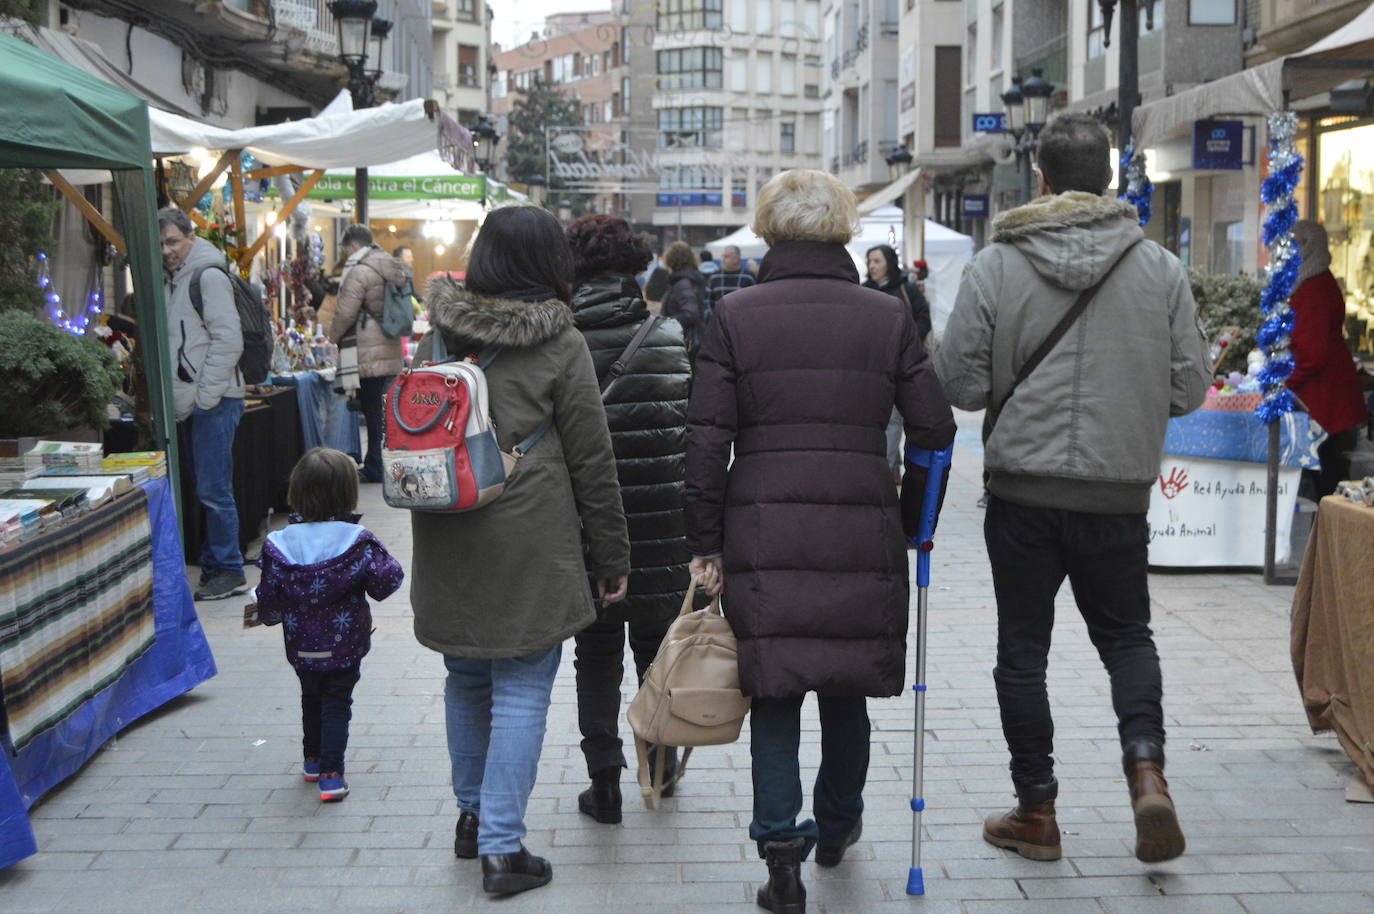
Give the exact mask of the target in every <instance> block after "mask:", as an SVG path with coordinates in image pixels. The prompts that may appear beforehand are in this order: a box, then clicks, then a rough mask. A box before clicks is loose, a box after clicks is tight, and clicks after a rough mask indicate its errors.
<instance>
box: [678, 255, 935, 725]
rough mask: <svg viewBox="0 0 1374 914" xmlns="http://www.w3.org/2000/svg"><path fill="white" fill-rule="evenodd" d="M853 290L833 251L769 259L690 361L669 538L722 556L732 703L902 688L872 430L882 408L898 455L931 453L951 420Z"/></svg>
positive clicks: (905, 334) (864, 296) (870, 304)
mask: <svg viewBox="0 0 1374 914" xmlns="http://www.w3.org/2000/svg"><path fill="white" fill-rule="evenodd" d="M858 279H859V275H858V272H857V271H856V270H855V269H854V262H853V260H852V259H851V258H850V256H849V254H848V252H847V251H845V249H844V247H843V246H841V245H839V244H826V243H820V242H799V241H792V242H782V243H779V244H777V245H774V246H773V248H772V249H771V250H770V251H769V252H768V255H767V256H766V257H764V259H763V264H762V266H761V267H760V269H759V284H758V285H756V286H754V287H753V288H749V289H741V290H739V291H738V292H734V293H732V294H731V295H729V296H728V297H727V298H725V299H724V300H723V301H722V302H721V303H720V305H719V306H718V307H717V308H716V312H715V317H714V318H713V320H712V321H711V324H710V326H709V328H708V329H707V332H706V338H705V341H704V342H703V344H702V348H701V353H700V355H699V356H698V358H697V365H696V376H695V377H694V379H693V382H692V399H691V405H690V407H689V409H688V425H687V542H688V546H689V547H690V548H691V551H692V554H693V555H714V554H720V553H723V555H724V562H725V614H726V616H727V617H728V618H729V619H730V624H731V625H732V626H733V627H734V630H735V635H736V636H737V637H738V638H739V660H740V679H741V682H742V686H743V689H744V692H745V694H747V695H751V696H757V697H765V698H781V697H789V696H796V695H801V694H804V693H805V692H808V691H816V692H819V693H821V694H824V695H869V696H891V695H897V694H899V693H900V692H901V691H902V689H903V670H904V665H905V659H906V628H907V615H908V596H909V591H908V576H907V552H906V544H905V542H904V540H903V537H902V523H901V516H900V512H899V507H898V502H897V490H896V489H895V488H894V487H893V485H892V475H891V472H890V471H889V469H888V466H887V458H886V452H887V445H886V439H885V437H884V429H885V428H886V427H887V420H888V417H889V416H890V415H891V413H892V407H893V405H894V404H895V405H896V406H897V408H898V409H899V410H900V411H901V413H902V416H903V417H904V418H905V420H906V433H907V438H908V441H909V442H910V443H911V444H913V445H915V446H917V447H925V448H942V447H945V446H946V445H948V444H949V443H950V442H951V441H953V440H954V418H953V415H952V414H951V413H950V408H949V404H948V403H947V402H946V401H945V398H944V394H943V393H942V392H941V390H940V382H939V381H938V380H937V378H936V377H935V372H934V369H933V368H932V367H931V364H930V362H929V360H928V359H927V357H926V355H925V352H924V350H923V349H922V347H921V344H920V342H919V341H918V340H917V336H916V325H915V324H914V323H913V322H912V319H911V312H910V310H909V309H907V308H906V306H905V305H904V304H903V303H902V302H900V301H898V300H897V299H895V298H893V297H892V296H891V295H887V294H885V293H883V292H877V291H874V290H871V289H864V288H861V287H860V286H859V285H858ZM731 445H733V446H734V462H733V463H729V460H730V456H731Z"/></svg>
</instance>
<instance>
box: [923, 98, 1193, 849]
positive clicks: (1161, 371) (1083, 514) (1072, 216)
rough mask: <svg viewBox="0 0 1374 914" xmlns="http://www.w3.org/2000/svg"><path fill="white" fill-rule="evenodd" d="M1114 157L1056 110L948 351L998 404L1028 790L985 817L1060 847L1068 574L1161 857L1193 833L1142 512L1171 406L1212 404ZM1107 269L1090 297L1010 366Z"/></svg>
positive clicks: (1016, 765) (1020, 742)
mask: <svg viewBox="0 0 1374 914" xmlns="http://www.w3.org/2000/svg"><path fill="white" fill-rule="evenodd" d="M1110 156H1111V152H1110V141H1109V139H1108V136H1107V132H1106V130H1105V129H1104V128H1103V127H1102V125H1101V124H1100V123H1098V122H1097V121H1095V120H1093V119H1092V118H1089V117H1085V116H1082V115H1062V116H1060V117H1058V118H1057V119H1055V120H1053V121H1051V122H1050V123H1049V124H1048V125H1047V126H1046V127H1045V129H1044V131H1043V132H1042V133H1041V135H1040V147H1039V163H1040V168H1041V171H1042V176H1041V181H1040V183H1041V193H1042V194H1044V196H1042V197H1041V198H1040V199H1038V200H1035V201H1033V202H1031V203H1029V204H1027V205H1025V206H1022V207H1019V208H1017V209H1013V210H1010V211H1009V212H1006V213H1003V214H1002V215H1001V216H999V217H998V218H997V219H996V220H995V221H994V223H993V239H992V240H993V243H992V244H990V245H989V246H988V247H987V248H985V249H984V250H983V251H981V252H980V253H979V254H978V256H977V257H975V258H974V259H973V261H972V263H970V264H969V266H968V268H967V269H966V271H965V273H964V279H963V283H962V285H961V286H960V289H959V295H958V299H957V301H956V302H955V306H954V311H953V314H952V315H951V316H950V320H949V324H948V326H947V327H946V329H945V333H944V337H943V339H942V341H941V345H940V348H939V350H938V351H937V352H936V354H935V367H936V370H937V371H938V372H939V374H940V377H941V380H942V382H943V384H944V389H945V395H946V396H947V397H948V398H949V401H950V403H952V404H954V405H955V406H957V407H959V408H961V409H965V410H980V409H988V410H989V411H990V413H992V412H995V411H997V410H998V408H999V407H1000V413H998V414H996V415H991V416H990V418H991V423H992V427H991V430H990V432H989V434H988V435H987V441H986V454H985V461H986V468H987V470H988V471H989V480H988V490H989V492H990V499H989V503H988V510H987V517H986V520H985V527H984V536H985V539H986V541H987V547H988V558H989V559H990V561H991V564H992V577H993V587H994V589H995V591H996V595H997V617H998V626H997V628H998V631H997V666H996V669H995V671H994V674H993V675H994V679H995V682H996V686H997V698H998V703H999V705H1000V707H1001V712H1002V730H1003V734H1004V735H1005V737H1006V740H1007V746H1008V748H1009V750H1010V752H1011V775H1012V783H1013V786H1014V787H1015V790H1016V795H1017V799H1018V803H1017V806H1016V808H1015V809H1013V810H1011V811H1010V812H1008V813H1005V814H1002V815H994V816H990V817H989V818H988V819H987V821H986V822H985V824H984V829H983V837H984V839H985V840H987V841H989V842H990V843H992V844H995V845H997V846H999V847H1005V848H1009V849H1012V850H1015V851H1017V852H1019V853H1020V854H1022V855H1023V856H1025V857H1028V858H1030V859H1034V860H1057V859H1059V857H1060V854H1061V851H1060V835H1059V828H1058V826H1057V824H1056V822H1055V815H1054V800H1055V798H1056V796H1057V795H1058V782H1057V781H1056V780H1055V778H1054V767H1053V761H1052V759H1051V756H1050V754H1051V752H1052V751H1053V745H1054V744H1053V739H1054V722H1053V720H1052V719H1051V717H1050V707H1049V698H1048V695H1047V693H1046V689H1045V671H1046V667H1047V662H1048V655H1049V647H1050V631H1051V628H1052V627H1053V623H1054V598H1055V595H1056V594H1057V593H1058V591H1059V588H1060V586H1061V585H1062V584H1063V581H1064V578H1065V577H1067V578H1068V579H1069V582H1070V584H1071V585H1072V587H1073V593H1074V598H1075V600H1076V601H1077V603H1078V608H1079V612H1081V613H1082V615H1083V618H1084V620H1085V621H1086V622H1087V625H1088V634H1089V637H1091V639H1092V641H1093V644H1094V646H1095V647H1096V648H1097V650H1098V653H1099V654H1100V656H1101V658H1102V661H1103V664H1104V665H1105V666H1106V668H1107V672H1108V674H1109V675H1110V678H1111V684H1112V705H1113V708H1114V709H1115V711H1116V715H1117V720H1118V731H1119V735H1120V739H1121V745H1122V750H1123V758H1122V766H1123V769H1124V771H1125V774H1126V780H1127V784H1128V787H1129V790H1130V796H1131V804H1132V809H1133V812H1134V817H1135V824H1136V856H1137V857H1138V858H1139V859H1141V860H1142V861H1145V862H1157V861H1161V860H1168V859H1171V858H1173V857H1176V856H1178V855H1179V854H1181V853H1182V852H1183V848H1184V839H1183V833H1182V831H1181V830H1180V828H1179V825H1178V818H1177V816H1176V814H1175V812H1174V807H1173V802H1172V800H1171V799H1170V797H1169V793H1168V785H1167V784H1166V782H1165V780H1164V776H1163V767H1164V714H1163V709H1162V707H1161V700H1162V695H1163V686H1162V682H1161V677H1160V670H1159V655H1158V653H1157V652H1156V650H1155V645H1154V641H1153V637H1152V634H1151V631H1150V627H1149V622H1150V597H1149V592H1148V586H1147V575H1146V565H1147V544H1148V532H1147V527H1146V521H1145V514H1146V511H1147V510H1148V508H1149V502H1150V492H1151V488H1152V486H1153V485H1154V484H1155V482H1156V479H1157V475H1158V473H1159V461H1160V455H1161V452H1162V450H1163V444H1164V432H1165V427H1166V425H1167V423H1168V420H1169V417H1170V416H1181V415H1184V414H1186V413H1189V412H1192V411H1193V410H1194V409H1196V408H1197V407H1198V406H1199V405H1201V403H1202V401H1203V398H1204V396H1205V395H1206V391H1207V387H1208V385H1209V384H1210V383H1211V376H1210V373H1209V370H1208V360H1207V352H1206V344H1205V341H1204V339H1203V337H1202V333H1201V331H1200V330H1199V329H1198V325H1197V315H1196V307H1195V305H1194V303H1193V296H1192V292H1191V291H1190V288H1189V285H1188V277H1187V274H1186V273H1185V271H1184V269H1183V267H1182V265H1181V264H1180V263H1179V261H1178V259H1177V258H1176V257H1174V256H1173V255H1172V254H1170V253H1169V252H1168V251H1165V250H1164V249H1163V248H1161V247H1159V246H1158V245H1156V244H1154V243H1152V242H1149V241H1142V238H1143V233H1142V231H1141V229H1140V226H1139V224H1138V220H1137V215H1136V210H1135V207H1134V206H1132V205H1130V204H1129V203H1126V202H1124V201H1120V200H1117V199H1115V198H1111V197H1106V196H1103V193H1104V191H1105V190H1106V187H1107V184H1108V182H1109V181H1110V180H1111V164H1110ZM1118 261H1120V262H1119V263H1118ZM1109 271H1110V275H1108V273H1109ZM1104 277H1105V281H1103V280H1104ZM1099 281H1101V282H1102V284H1101V286H1100V288H1099V289H1098V291H1097V293H1096V294H1095V295H1094V296H1093V297H1092V298H1091V300H1090V301H1089V304H1088V305H1087V307H1086V310H1084V311H1083V312H1082V314H1081V316H1080V317H1079V318H1078V319H1077V320H1076V321H1075V322H1074V323H1073V325H1072V326H1071V327H1070V328H1069V330H1068V332H1067V333H1065V335H1064V336H1063V338H1062V339H1061V340H1060V341H1059V342H1058V343H1057V344H1056V345H1055V346H1054V347H1053V348H1052V349H1051V350H1049V353H1048V355H1047V356H1045V358H1044V360H1043V361H1042V362H1040V363H1039V365H1038V366H1036V367H1034V368H1033V369H1032V371H1031V372H1030V374H1029V375H1028V376H1027V377H1026V378H1025V379H1024V381H1023V382H1022V383H1021V384H1019V385H1017V384H1015V380H1016V378H1017V375H1018V373H1019V372H1020V371H1021V369H1022V367H1023V366H1024V365H1025V364H1026V363H1027V362H1028V361H1029V360H1030V358H1031V354H1032V353H1034V352H1035V351H1036V350H1037V349H1038V348H1040V346H1041V344H1042V343H1043V342H1044V341H1045V340H1047V339H1048V338H1049V337H1050V334H1051V331H1052V330H1053V328H1054V327H1055V326H1056V325H1057V324H1058V323H1059V321H1060V319H1061V318H1063V317H1064V316H1065V315H1066V314H1067V313H1068V312H1069V309H1070V308H1071V306H1072V305H1073V304H1074V302H1075V301H1076V300H1077V299H1078V297H1079V296H1080V294H1082V293H1083V292H1084V291H1085V290H1087V289H1090V288H1092V287H1093V286H1094V285H1096V284H1098V283H1099ZM1013 389H1014V393H1013Z"/></svg>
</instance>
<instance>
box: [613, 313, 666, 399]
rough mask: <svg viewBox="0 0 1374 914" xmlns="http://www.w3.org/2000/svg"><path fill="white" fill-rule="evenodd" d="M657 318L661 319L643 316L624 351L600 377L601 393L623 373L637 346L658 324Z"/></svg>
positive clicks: (640, 344)
mask: <svg viewBox="0 0 1374 914" xmlns="http://www.w3.org/2000/svg"><path fill="white" fill-rule="evenodd" d="M659 320H661V318H659V317H658V315H654V316H652V317H648V318H645V319H644V323H642V324H640V325H639V329H638V330H636V331H635V335H634V336H633V337H631V338H630V344H629V345H628V346H626V347H625V351H624V352H622V353H621V354H620V358H618V359H616V360H615V361H614V362H612V363H611V367H610V369H609V370H608V371H607V372H606V377H604V378H602V379H601V393H602V394H603V395H604V394H605V393H606V389H607V388H609V387H610V386H611V385H612V384H614V383H615V380H616V378H618V377H620V376H621V375H623V374H624V373H625V369H627V368H629V367H630V359H633V358H634V357H635V353H636V352H638V351H639V347H640V346H642V345H643V344H644V341H645V340H646V339H648V338H649V334H650V333H653V332H654V328H655V327H657V326H658V322H659Z"/></svg>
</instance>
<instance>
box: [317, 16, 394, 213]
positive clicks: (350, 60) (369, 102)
mask: <svg viewBox="0 0 1374 914" xmlns="http://www.w3.org/2000/svg"><path fill="white" fill-rule="evenodd" d="M329 12H330V13H331V14H332V15H333V16H334V25H335V27H336V28H337V29H338V33H339V59H340V60H342V61H343V64H344V66H345V67H347V68H348V94H349V95H350V96H352V98H353V108H354V110H355V111H356V110H359V109H362V108H371V107H372V106H373V105H375V104H376V102H377V92H376V85H377V78H378V77H379V76H380V75H381V71H382V53H381V52H382V42H383V41H385V40H386V36H387V32H389V31H390V30H391V23H390V22H387V21H386V20H385V19H376V18H375V16H376V13H377V2H376V0H330V3H329ZM379 26H380V28H379ZM376 32H380V34H375V33H376ZM369 56H372V58H373V60H374V61H375V67H374V68H373V69H372V70H371V71H369V70H368V69H366V64H367V61H368V58H369ZM354 183H355V186H354V189H353V193H354V197H353V221H354V222H358V223H361V224H363V225H366V224H367V169H366V168H359V169H357V171H356V172H355V173H354Z"/></svg>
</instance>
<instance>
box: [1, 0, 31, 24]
mask: <svg viewBox="0 0 1374 914" xmlns="http://www.w3.org/2000/svg"><path fill="white" fill-rule="evenodd" d="M0 16H7V17H9V18H11V19H22V20H24V21H25V22H28V23H31V24H33V25H38V0H0Z"/></svg>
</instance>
